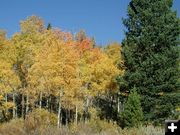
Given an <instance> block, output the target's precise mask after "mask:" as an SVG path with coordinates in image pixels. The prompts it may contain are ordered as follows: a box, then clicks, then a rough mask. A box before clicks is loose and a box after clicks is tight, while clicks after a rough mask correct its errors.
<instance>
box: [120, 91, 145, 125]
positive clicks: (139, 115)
mask: <svg viewBox="0 0 180 135" xmlns="http://www.w3.org/2000/svg"><path fill="white" fill-rule="evenodd" d="M121 118H122V122H123V124H124V125H123V126H126V127H138V126H140V125H141V124H142V121H143V112H142V108H141V102H140V96H139V95H138V94H137V92H136V88H133V90H132V91H131V93H130V94H129V96H128V100H127V103H126V104H125V108H124V111H123V112H122V115H121Z"/></svg>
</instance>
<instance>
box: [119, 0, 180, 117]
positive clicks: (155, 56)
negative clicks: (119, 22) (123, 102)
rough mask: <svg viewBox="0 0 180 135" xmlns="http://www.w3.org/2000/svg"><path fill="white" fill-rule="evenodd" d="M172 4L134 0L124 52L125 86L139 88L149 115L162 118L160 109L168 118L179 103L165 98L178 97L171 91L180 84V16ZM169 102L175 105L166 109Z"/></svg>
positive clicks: (169, 0) (146, 114) (152, 0)
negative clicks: (159, 113)
mask: <svg viewBox="0 0 180 135" xmlns="http://www.w3.org/2000/svg"><path fill="white" fill-rule="evenodd" d="M172 4H173V0H141V1H140V0H132V1H131V3H130V5H129V7H128V18H127V19H124V20H123V23H124V25H125V26H126V27H127V32H126V38H125V40H124V41H123V50H122V53H123V56H124V61H125V66H126V68H127V69H126V73H125V75H124V77H123V81H124V82H120V83H121V90H127V89H128V90H130V89H132V88H133V87H134V86H135V87H136V88H137V89H138V93H140V94H141V95H142V107H143V111H144V113H145V118H146V119H151V120H155V119H157V118H159V116H158V115H157V113H156V112H161V114H163V115H161V116H160V117H161V118H162V119H165V118H168V117H169V116H170V114H171V111H172V109H174V108H173V107H174V106H175V104H176V103H174V102H171V100H167V101H168V102H163V100H165V99H167V98H169V97H170V98H174V97H173V96H170V95H173V94H171V93H177V92H178V90H179V88H180V87H179V86H180V85H179V83H178V78H179V70H178V59H179V50H178V42H179V34H180V20H179V18H178V17H177V14H176V12H174V11H172V9H171V7H172ZM177 102H178V100H177ZM166 104H167V105H168V106H171V107H170V108H168V109H163V110H162V106H163V105H166ZM162 111H163V112H162Z"/></svg>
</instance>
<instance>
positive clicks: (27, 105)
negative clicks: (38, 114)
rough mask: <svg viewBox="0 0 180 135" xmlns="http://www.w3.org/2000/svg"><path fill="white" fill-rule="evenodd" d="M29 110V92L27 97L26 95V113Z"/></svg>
mask: <svg viewBox="0 0 180 135" xmlns="http://www.w3.org/2000/svg"><path fill="white" fill-rule="evenodd" d="M28 111H29V94H28V93H27V97H26V114H27V113H28Z"/></svg>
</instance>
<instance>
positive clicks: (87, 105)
mask: <svg viewBox="0 0 180 135" xmlns="http://www.w3.org/2000/svg"><path fill="white" fill-rule="evenodd" d="M88 109H89V98H87V100H86V109H85V123H87V116H88Z"/></svg>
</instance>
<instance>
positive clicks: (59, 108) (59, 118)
mask: <svg viewBox="0 0 180 135" xmlns="http://www.w3.org/2000/svg"><path fill="white" fill-rule="evenodd" d="M57 127H58V128H60V127H61V92H60V93H59V107H58V121H57Z"/></svg>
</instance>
